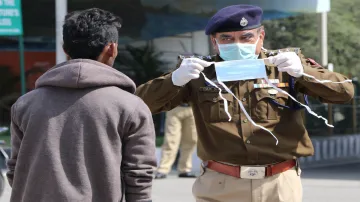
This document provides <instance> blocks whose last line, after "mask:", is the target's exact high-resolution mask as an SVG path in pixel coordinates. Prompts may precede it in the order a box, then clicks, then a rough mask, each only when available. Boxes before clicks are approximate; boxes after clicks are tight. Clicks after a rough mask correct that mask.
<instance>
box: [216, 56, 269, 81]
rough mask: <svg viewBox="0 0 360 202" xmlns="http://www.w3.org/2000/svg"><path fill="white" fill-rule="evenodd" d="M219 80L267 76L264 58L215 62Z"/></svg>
mask: <svg viewBox="0 0 360 202" xmlns="http://www.w3.org/2000/svg"><path fill="white" fill-rule="evenodd" d="M215 71H216V76H217V79H218V81H222V82H226V81H239V80H250V79H260V78H265V77H267V74H266V68H265V63H264V60H258V59H250V60H232V61H224V62H217V63H215Z"/></svg>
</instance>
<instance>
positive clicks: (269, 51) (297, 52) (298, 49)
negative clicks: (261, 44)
mask: <svg viewBox="0 0 360 202" xmlns="http://www.w3.org/2000/svg"><path fill="white" fill-rule="evenodd" d="M300 51H301V49H300V48H296V47H295V48H283V49H277V50H267V49H263V52H264V53H265V55H266V57H270V56H275V55H277V54H279V53H283V52H295V53H296V54H299V53H300Z"/></svg>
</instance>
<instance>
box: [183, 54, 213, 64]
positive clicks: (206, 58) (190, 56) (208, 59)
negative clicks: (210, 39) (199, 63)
mask: <svg viewBox="0 0 360 202" xmlns="http://www.w3.org/2000/svg"><path fill="white" fill-rule="evenodd" d="M185 58H199V59H202V60H205V61H208V62H212V61H215V58H216V55H207V56H202V55H189V56H184V55H179V56H178V59H179V60H183V59H185Z"/></svg>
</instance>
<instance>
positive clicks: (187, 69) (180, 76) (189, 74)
mask: <svg viewBox="0 0 360 202" xmlns="http://www.w3.org/2000/svg"><path fill="white" fill-rule="evenodd" d="M211 64H213V62H207V61H205V60H201V59H199V58H185V59H183V61H182V62H181V65H180V67H179V68H178V69H176V70H175V71H174V72H173V73H172V76H171V79H172V82H173V84H174V85H175V86H183V85H185V84H187V83H188V82H189V81H190V80H192V79H198V78H199V77H200V72H202V71H203V70H204V68H205V67H208V66H210V65H211Z"/></svg>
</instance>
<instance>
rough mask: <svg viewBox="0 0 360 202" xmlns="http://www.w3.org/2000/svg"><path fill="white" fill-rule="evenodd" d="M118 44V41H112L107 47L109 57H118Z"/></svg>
mask: <svg viewBox="0 0 360 202" xmlns="http://www.w3.org/2000/svg"><path fill="white" fill-rule="evenodd" d="M117 47H118V45H117V44H116V43H111V44H109V45H108V46H107V47H105V48H106V54H107V55H108V57H113V58H114V57H116V56H117V53H118V50H117Z"/></svg>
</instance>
